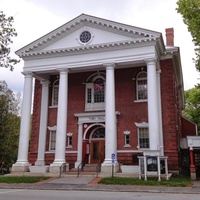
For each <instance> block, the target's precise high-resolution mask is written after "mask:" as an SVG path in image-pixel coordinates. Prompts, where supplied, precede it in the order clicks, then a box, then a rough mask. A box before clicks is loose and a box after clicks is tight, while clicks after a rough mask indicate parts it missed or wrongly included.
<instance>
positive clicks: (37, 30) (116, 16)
mask: <svg viewBox="0 0 200 200" xmlns="http://www.w3.org/2000/svg"><path fill="white" fill-rule="evenodd" d="M176 2H177V0H100V1H97V0H0V10H2V11H3V12H4V14H6V16H13V17H14V24H13V26H14V28H15V29H16V31H17V33H18V36H17V37H15V38H13V44H12V45H11V46H10V47H11V56H12V57H14V58H18V57H17V56H16V55H15V53H14V52H15V51H17V50H18V49H20V48H22V47H24V46H25V45H27V44H29V43H31V42H33V41H34V40H36V39H38V38H40V37H41V36H43V35H45V34H47V33H49V32H50V31H52V30H54V29H56V28H57V27H59V26H61V25H63V24H65V23H67V22H68V21H70V20H72V19H73V18H75V17H77V16H79V15H80V14H82V13H85V14H88V15H93V16H96V17H100V18H105V19H109V20H112V21H116V22H120V23H124V24H128V25H132V26H136V27H140V28H145V29H149V30H153V31H157V32H161V33H162V34H163V39H164V41H165V29H166V28H174V45H175V46H178V47H180V53H181V63H182V70H183V79H184V90H188V89H190V88H193V87H194V86H195V85H196V84H197V83H199V80H198V78H199V77H200V73H198V72H197V71H196V69H195V65H194V63H193V61H192V58H194V57H195V53H194V45H193V42H192V37H191V34H190V33H189V32H188V30H187V26H186V25H185V24H184V23H183V20H182V16H181V15H180V14H178V13H177V11H176V7H177V5H176ZM23 64H24V63H23V60H21V62H20V63H19V64H17V65H15V66H14V71H13V72H11V71H10V70H9V69H6V68H1V69H0V80H5V81H6V83H7V84H8V87H9V89H11V90H12V91H13V92H15V93H17V92H20V93H23V84H24V76H23V75H22V73H21V72H22V71H23Z"/></svg>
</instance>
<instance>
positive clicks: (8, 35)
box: [0, 11, 19, 71]
mask: <svg viewBox="0 0 200 200" xmlns="http://www.w3.org/2000/svg"><path fill="white" fill-rule="evenodd" d="M13 22H14V18H13V17H6V16H5V14H4V13H3V12H2V11H0V67H6V68H9V69H10V70H11V71H12V70H13V69H14V67H13V65H15V64H17V63H18V62H19V60H17V59H14V58H11V57H10V56H9V55H10V50H11V49H10V47H9V45H10V44H11V43H13V41H12V37H15V36H17V32H16V30H15V29H14V28H13V25H12V24H13Z"/></svg>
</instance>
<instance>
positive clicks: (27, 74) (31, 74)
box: [21, 72, 33, 78]
mask: <svg viewBox="0 0 200 200" xmlns="http://www.w3.org/2000/svg"><path fill="white" fill-rule="evenodd" d="M21 73H22V74H23V75H24V76H25V77H27V78H33V73H32V72H21Z"/></svg>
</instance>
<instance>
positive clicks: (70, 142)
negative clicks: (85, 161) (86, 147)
mask: <svg viewBox="0 0 200 200" xmlns="http://www.w3.org/2000/svg"><path fill="white" fill-rule="evenodd" d="M72 135H73V133H67V148H71V147H72Z"/></svg>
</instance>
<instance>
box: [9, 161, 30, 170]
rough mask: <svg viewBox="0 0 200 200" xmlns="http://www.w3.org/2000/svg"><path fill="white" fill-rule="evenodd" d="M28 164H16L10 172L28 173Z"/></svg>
mask: <svg viewBox="0 0 200 200" xmlns="http://www.w3.org/2000/svg"><path fill="white" fill-rule="evenodd" d="M30 166H31V164H30V163H28V162H27V163H18V162H16V163H15V164H13V165H12V172H29V167H30Z"/></svg>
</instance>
